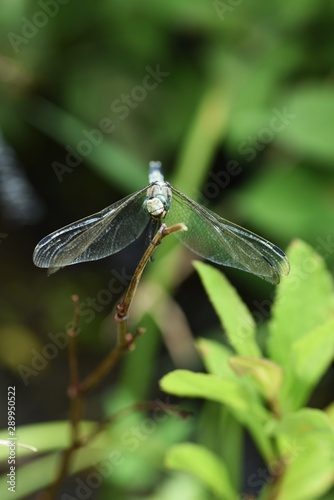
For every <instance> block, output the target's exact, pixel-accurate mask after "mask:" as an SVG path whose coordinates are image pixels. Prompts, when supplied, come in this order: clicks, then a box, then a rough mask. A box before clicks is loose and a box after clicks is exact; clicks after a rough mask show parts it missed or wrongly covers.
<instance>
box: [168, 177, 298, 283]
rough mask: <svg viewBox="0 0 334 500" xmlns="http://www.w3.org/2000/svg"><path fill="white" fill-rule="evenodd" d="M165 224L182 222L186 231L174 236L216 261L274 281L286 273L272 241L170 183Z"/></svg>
mask: <svg viewBox="0 0 334 500" xmlns="http://www.w3.org/2000/svg"><path fill="white" fill-rule="evenodd" d="M171 189H172V193H173V197H172V204H171V209H170V212H169V213H168V215H167V219H166V221H167V224H169V225H171V224H176V223H177V222H184V223H185V224H186V226H187V227H188V231H178V232H176V233H175V235H176V237H177V238H178V239H179V240H180V241H181V242H182V243H183V244H184V245H185V246H186V247H188V248H190V250H192V251H193V252H195V253H196V254H198V255H200V256H202V257H204V258H205V259H208V260H211V261H212V262H215V263H217V264H222V265H225V266H230V267H235V268H237V269H242V270H243V271H247V272H249V273H252V274H255V275H257V276H259V277H260V278H263V279H265V280H266V281H269V282H270V283H273V284H277V283H279V281H280V276H281V275H282V274H288V273H289V269H290V266H289V261H288V259H287V257H286V255H285V254H284V252H283V251H282V250H281V249H280V248H278V247H277V246H276V245H274V244H273V243H270V242H269V241H267V240H265V239H264V238H261V236H258V235H256V234H254V233H252V232H251V231H248V230H247V229H244V228H242V227H240V226H237V225H236V224H233V223H232V222H229V221H227V220H225V219H223V218H222V217H219V215H217V214H215V213H214V212H211V210H208V209H206V208H204V207H202V206H201V205H199V204H198V203H196V202H195V201H193V200H191V199H190V198H188V197H187V196H186V195H184V194H183V193H181V191H179V190H178V189H176V188H174V187H172V188H171Z"/></svg>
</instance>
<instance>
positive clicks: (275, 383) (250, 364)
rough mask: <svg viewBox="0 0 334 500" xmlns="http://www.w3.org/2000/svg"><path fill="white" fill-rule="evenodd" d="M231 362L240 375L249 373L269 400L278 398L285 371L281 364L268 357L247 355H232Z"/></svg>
mask: <svg viewBox="0 0 334 500" xmlns="http://www.w3.org/2000/svg"><path fill="white" fill-rule="evenodd" d="M229 363H230V366H231V367H232V368H233V370H234V371H235V373H237V374H238V375H240V376H243V375H247V374H249V375H250V376H251V377H252V379H253V380H254V381H255V382H256V384H257V386H258V387H259V390H260V392H261V394H262V395H263V396H264V397H265V398H266V399H267V400H268V401H273V400H274V399H276V397H277V394H278V392H279V390H280V388H281V385H282V381H283V371H282V368H281V367H280V366H278V365H277V364H276V363H273V362H272V361H270V360H268V359H264V358H249V357H245V356H234V357H231V358H230V360H229Z"/></svg>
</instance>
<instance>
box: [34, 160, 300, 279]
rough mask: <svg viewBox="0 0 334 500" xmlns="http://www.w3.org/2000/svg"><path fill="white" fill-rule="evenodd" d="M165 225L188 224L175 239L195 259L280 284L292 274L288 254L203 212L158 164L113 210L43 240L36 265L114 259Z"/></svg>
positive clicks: (57, 265)
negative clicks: (143, 237) (130, 245)
mask: <svg viewBox="0 0 334 500" xmlns="http://www.w3.org/2000/svg"><path fill="white" fill-rule="evenodd" d="M163 221H166V223H167V224H168V225H173V224H176V223H184V224H185V225H186V226H187V228H188V230H187V231H177V232H175V233H174V234H175V236H176V237H177V238H178V239H179V240H180V241H181V243H183V244H184V245H185V246H186V247H188V248H189V249H190V250H192V251H193V252H194V253H195V254H198V255H199V256H201V257H203V258H204V259H207V260H209V261H212V262H214V263H216V264H220V265H224V266H229V267H234V268H237V269H241V270H243V271H246V272H249V273H252V274H254V275H256V276H258V277H260V278H262V279H264V280H266V281H268V282H270V283H273V284H278V283H279V282H280V277H281V276H282V275H287V274H288V273H289V268H290V266H289V261H288V259H287V257H286V255H285V253H284V252H283V251H282V250H281V249H280V248H279V247H278V246H276V245H274V244H273V243H270V241H267V240H265V239H264V238H262V237H261V236H258V235H256V234H254V233H252V232H251V231H248V230H247V229H244V228H243V227H240V226H238V225H236V224H234V223H232V222H229V221H227V220H225V219H223V218H222V217H220V216H219V215H217V214H216V213H214V212H212V211H211V210H209V209H207V208H204V207H203V206H202V205H200V204H198V203H197V202H195V201H194V200H192V199H191V198H188V196H186V195H185V194H183V193H182V192H181V191H179V190H178V189H177V188H175V187H174V186H172V185H171V184H169V183H168V182H166V181H165V180H164V177H163V174H162V166H161V163H160V162H158V161H151V162H150V163H149V185H148V186H145V187H144V188H142V189H140V190H139V191H137V192H135V193H133V194H130V195H129V196H127V197H125V198H123V199H122V200H120V201H117V202H116V203H114V204H113V205H110V206H109V207H107V208H105V209H104V210H101V212H97V213H95V214H93V215H90V216H88V217H85V218H84V219H81V220H78V221H77V222H73V223H72V224H69V225H68V226H65V227H63V228H61V229H58V230H57V231H55V232H53V233H51V234H49V235H48V236H46V237H45V238H43V239H42V240H41V241H40V242H39V243H38V244H37V246H36V248H35V250H34V254H33V262H34V264H35V265H36V266H37V267H41V268H47V269H48V274H51V273H54V272H56V271H58V270H59V269H61V268H63V267H65V266H69V265H72V264H78V263H79V262H86V261H93V260H98V259H102V258H104V257H107V256H109V255H112V254H114V253H116V252H118V251H119V250H121V249H123V248H125V247H126V246H128V245H129V244H130V243H132V242H133V241H135V240H136V239H137V238H139V236H140V235H141V234H142V233H143V232H144V230H145V229H147V230H148V234H150V235H151V236H152V237H153V235H154V234H155V232H156V231H157V230H158V229H159V227H160V226H161V224H162V223H163Z"/></svg>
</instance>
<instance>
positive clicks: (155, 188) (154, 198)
mask: <svg viewBox="0 0 334 500" xmlns="http://www.w3.org/2000/svg"><path fill="white" fill-rule="evenodd" d="M170 204H171V189H170V187H169V184H168V183H167V182H155V183H153V184H152V185H151V186H150V187H149V188H148V190H147V196H146V200H145V201H144V205H143V206H144V210H145V211H146V212H147V213H148V214H149V215H150V216H151V217H152V219H156V220H160V219H164V218H165V217H166V215H167V213H168V211H169V209H170Z"/></svg>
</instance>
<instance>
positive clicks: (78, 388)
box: [45, 224, 187, 499]
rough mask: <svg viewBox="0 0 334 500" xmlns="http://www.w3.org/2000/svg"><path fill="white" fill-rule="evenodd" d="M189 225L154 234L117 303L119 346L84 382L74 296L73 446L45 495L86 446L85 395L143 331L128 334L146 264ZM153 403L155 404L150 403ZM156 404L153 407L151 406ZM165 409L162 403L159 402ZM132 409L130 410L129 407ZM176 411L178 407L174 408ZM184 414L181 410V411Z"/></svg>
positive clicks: (53, 490) (54, 491)
mask: <svg viewBox="0 0 334 500" xmlns="http://www.w3.org/2000/svg"><path fill="white" fill-rule="evenodd" d="M186 229H187V228H186V226H185V225H184V224H175V225H174V226H171V227H170V228H167V226H166V225H165V224H162V225H161V227H160V228H159V230H158V232H157V233H156V234H155V236H154V238H153V239H152V241H151V243H150V245H149V246H148V248H147V250H146V251H145V253H144V255H143V257H142V258H141V260H140V262H139V264H138V266H137V268H136V271H135V273H134V275H133V277H132V280H131V282H130V285H129V287H128V288H127V291H126V292H125V296H124V298H123V300H122V302H121V303H120V304H119V305H118V306H117V312H116V314H115V320H116V321H117V325H118V326H117V332H118V341H117V344H116V346H115V347H114V348H113V349H112V350H111V352H110V353H109V354H108V355H107V356H106V358H105V359H104V360H103V361H102V362H101V363H100V364H99V365H98V366H97V368H96V369H95V370H93V371H92V372H91V373H90V374H89V375H88V376H87V377H86V378H85V379H84V380H83V381H82V382H80V379H79V369H78V356H77V344H76V336H77V332H78V323H79V315H80V314H79V313H80V308H79V298H78V296H77V295H74V296H73V297H72V300H73V303H74V318H73V324H72V327H71V328H70V329H69V330H68V332H67V335H68V337H69V351H68V359H69V371H70V384H69V389H68V395H69V397H70V399H71V406H70V423H71V429H72V437H71V444H70V446H69V447H68V448H67V449H66V450H64V452H63V453H62V459H61V463H60V467H59V472H58V476H57V479H56V481H55V482H54V483H53V485H52V486H51V487H50V489H49V490H48V492H46V493H45V495H46V496H45V498H48V499H56V498H57V494H58V491H59V488H60V486H61V483H62V482H63V480H64V479H65V477H66V476H67V475H68V472H69V469H70V465H71V460H72V458H73V453H74V452H75V451H76V450H77V449H78V448H80V447H81V446H83V445H84V444H85V442H87V439H86V440H83V439H81V438H80V435H79V423H80V421H81V420H82V418H83V414H84V404H85V398H86V396H87V394H88V393H89V392H91V391H92V390H93V389H94V388H95V387H96V386H97V385H98V384H99V383H100V382H101V381H102V380H103V379H104V378H105V377H106V375H108V373H109V372H110V371H111V370H112V368H114V366H115V365H116V363H117V362H118V361H119V360H120V358H121V357H122V356H123V355H124V354H125V353H126V352H127V351H128V350H129V349H130V348H131V346H133V344H134V342H135V340H136V338H137V337H138V336H139V335H140V334H142V333H143V329H138V330H137V331H136V332H135V333H134V334H131V333H128V331H127V323H126V320H127V315H128V310H129V307H130V305H131V303H132V300H133V297H134V294H135V292H136V290H137V287H138V284H139V281H140V278H141V276H142V274H143V271H144V269H145V266H146V264H147V263H148V262H149V260H150V259H151V257H152V254H153V252H154V250H155V249H156V247H157V245H159V243H160V242H161V240H162V239H163V238H164V237H165V236H168V235H169V234H171V233H173V232H175V231H181V230H183V231H184V230H186ZM138 405H142V406H141V409H143V408H144V405H145V403H138V404H137V406H136V405H134V406H133V409H140V406H138ZM151 405H152V403H151ZM148 407H149V406H148V403H147V404H146V409H147V408H148ZM152 407H153V406H151V408H152ZM159 407H160V408H162V405H161V404H160V405H159ZM164 409H165V410H167V409H168V410H169V411H172V407H171V405H164ZM127 411H129V410H127ZM173 411H174V412H176V410H175V408H174V409H173ZM178 414H179V415H181V412H178ZM113 419H114V418H111V419H109V420H108V421H105V422H102V423H101V424H99V425H98V426H97V430H96V431H95V432H93V434H92V435H91V437H93V436H94V435H96V434H97V433H98V432H100V431H101V430H102V429H103V428H104V427H105V426H106V425H107V424H108V422H109V423H110V422H111V421H112V420H113Z"/></svg>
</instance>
